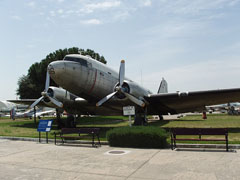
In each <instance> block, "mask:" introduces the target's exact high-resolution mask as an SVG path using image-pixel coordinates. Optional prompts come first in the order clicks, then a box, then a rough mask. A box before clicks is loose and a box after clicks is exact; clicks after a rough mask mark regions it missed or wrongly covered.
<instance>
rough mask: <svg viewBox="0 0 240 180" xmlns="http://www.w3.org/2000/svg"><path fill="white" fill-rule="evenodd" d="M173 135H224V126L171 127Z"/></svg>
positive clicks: (225, 131) (225, 132) (225, 130)
mask: <svg viewBox="0 0 240 180" xmlns="http://www.w3.org/2000/svg"><path fill="white" fill-rule="evenodd" d="M171 131H172V133H173V134H174V135H226V134H228V130H227V129H226V128H172V129H171Z"/></svg>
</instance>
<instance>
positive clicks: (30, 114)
mask: <svg viewBox="0 0 240 180" xmlns="http://www.w3.org/2000/svg"><path fill="white" fill-rule="evenodd" d="M55 113H56V111H55V109H53V110H46V111H43V109H41V108H37V109H36V115H35V116H36V117H38V118H39V119H40V118H41V117H42V116H46V115H54V114H55ZM33 117H34V108H32V109H29V110H27V111H25V112H16V110H15V109H14V108H13V109H12V110H11V112H10V118H11V119H12V120H15V119H18V118H29V119H32V118H33Z"/></svg>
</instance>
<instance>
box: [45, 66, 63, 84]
mask: <svg viewBox="0 0 240 180" xmlns="http://www.w3.org/2000/svg"><path fill="white" fill-rule="evenodd" d="M47 70H48V72H49V74H50V76H51V78H52V79H53V80H54V81H55V82H56V83H57V84H59V85H60V83H61V77H60V75H61V74H64V73H65V63H64V62H63V61H54V62H51V63H50V64H49V65H48V68H47Z"/></svg>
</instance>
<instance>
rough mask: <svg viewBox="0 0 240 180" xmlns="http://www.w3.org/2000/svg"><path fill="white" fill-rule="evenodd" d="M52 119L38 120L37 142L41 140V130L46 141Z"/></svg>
mask: <svg viewBox="0 0 240 180" xmlns="http://www.w3.org/2000/svg"><path fill="white" fill-rule="evenodd" d="M52 122H53V120H42V119H41V120H40V121H39V124H38V129H37V131H38V132H39V142H41V132H46V142H47V143H48V132H50V131H51V128H52Z"/></svg>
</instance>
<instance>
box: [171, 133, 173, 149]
mask: <svg viewBox="0 0 240 180" xmlns="http://www.w3.org/2000/svg"><path fill="white" fill-rule="evenodd" d="M171 149H172V150H173V137H172V135H171Z"/></svg>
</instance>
